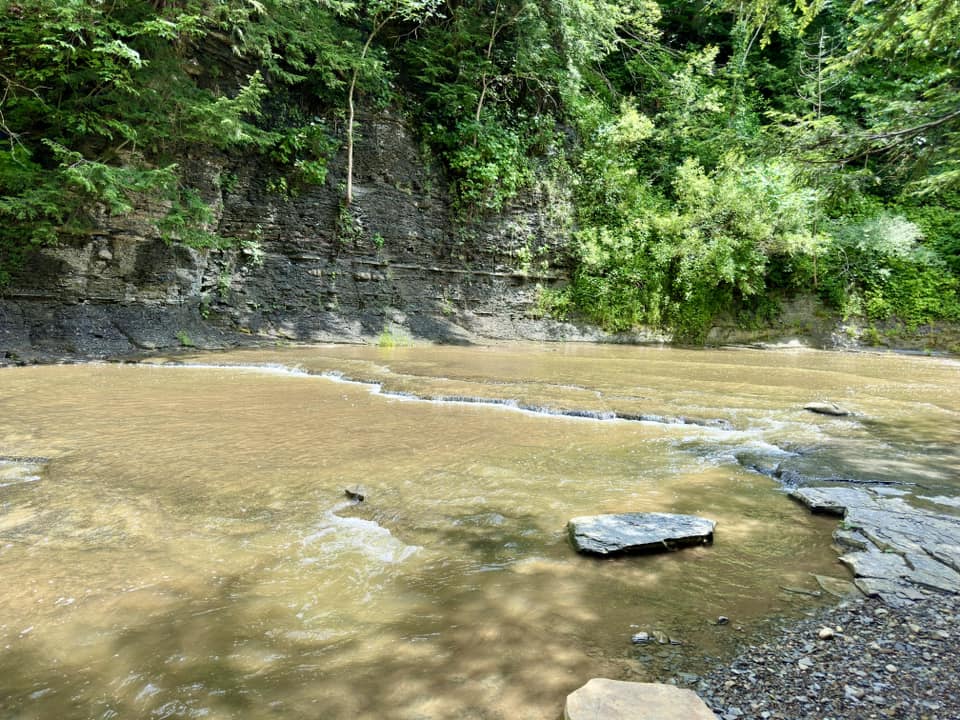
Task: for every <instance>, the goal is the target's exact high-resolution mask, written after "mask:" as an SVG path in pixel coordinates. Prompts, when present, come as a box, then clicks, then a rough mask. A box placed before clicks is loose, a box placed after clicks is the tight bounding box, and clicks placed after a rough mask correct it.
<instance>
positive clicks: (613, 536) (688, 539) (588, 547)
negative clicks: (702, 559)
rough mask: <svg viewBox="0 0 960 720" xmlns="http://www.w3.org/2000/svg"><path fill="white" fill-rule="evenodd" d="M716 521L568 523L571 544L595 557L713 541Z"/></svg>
mask: <svg viewBox="0 0 960 720" xmlns="http://www.w3.org/2000/svg"><path fill="white" fill-rule="evenodd" d="M714 527H716V523H715V522H714V521H713V520H707V519H705V518H701V517H697V516H695V515H675V514H673V513H623V514H619V515H587V516H583V517H576V518H573V519H572V520H570V521H569V522H568V523H567V532H568V533H569V535H570V542H571V543H573V547H574V548H576V550H577V551H578V552H582V553H589V554H592V555H619V554H623V553H646V552H662V551H664V550H676V549H677V548H680V547H684V546H688V545H704V544H709V543H712V542H713V529H714Z"/></svg>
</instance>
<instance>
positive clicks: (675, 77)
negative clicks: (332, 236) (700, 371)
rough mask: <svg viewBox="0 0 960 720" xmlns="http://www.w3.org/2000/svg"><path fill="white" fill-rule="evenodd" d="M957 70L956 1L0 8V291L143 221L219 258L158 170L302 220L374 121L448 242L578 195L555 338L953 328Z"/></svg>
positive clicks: (486, 0)
mask: <svg viewBox="0 0 960 720" xmlns="http://www.w3.org/2000/svg"><path fill="white" fill-rule="evenodd" d="M231 58H232V59H231ZM958 63H960V2H958V1H957V0H911V1H910V2H907V1H906V0H892V1H891V2H888V3H868V2H864V1H863V0H840V1H839V2H835V3H825V2H823V1H822V0H810V2H806V1H805V0H800V1H799V2H794V1H793V0H791V1H790V2H787V1H786V0H743V1H742V2H737V3H733V2H726V1H725V0H722V1H721V2H710V3H706V2H693V3H690V2H679V1H678V0H660V2H656V1H655V0H626V1H624V2H610V1H608V0H447V1H446V2H445V3H444V4H437V3H436V2H434V1H432V0H367V1H366V2H363V1H360V2H356V1H354V0H179V1H177V2H172V1H169V0H115V1H114V2H112V3H101V2H99V1H98V0H57V1H56V2H55V1H54V0H16V1H11V0H0V139H2V142H3V145H2V148H0V280H2V274H3V272H4V270H3V269H4V268H5V267H9V266H10V265H11V264H13V263H14V262H15V261H16V259H17V257H18V256H19V255H21V254H22V253H23V252H24V251H25V250H26V249H28V248H29V247H30V246H31V244H35V243H46V242H54V241H56V240H57V239H58V238H60V237H62V236H64V235H69V234H76V233H84V232H85V231H86V229H87V228H89V227H90V226H91V225H92V223H93V221H94V219H95V216H96V215H97V214H104V213H108V214H122V213H126V212H129V211H130V210H131V209H132V208H133V207H134V206H135V205H136V203H137V200H138V197H139V196H141V195H142V194H144V193H151V194H152V195H153V196H157V195H159V196H160V197H162V198H164V199H165V202H166V203H167V207H168V208H169V212H168V214H167V216H166V218H164V219H163V220H162V221H160V229H161V231H162V232H163V233H164V234H165V236H167V237H169V238H170V239H171V240H179V241H182V242H187V243H190V244H193V245H196V246H206V247H209V246H215V245H220V244H223V243H225V242H230V239H227V238H219V237H217V236H216V235H215V234H214V233H213V232H212V228H211V223H210V219H211V216H210V213H209V210H208V209H207V208H206V207H205V205H204V203H203V202H202V201H201V199H200V196H199V195H198V193H197V192H196V190H195V189H193V188H191V187H189V185H188V183H187V182H186V181H185V179H184V177H185V176H184V174H183V173H182V172H181V170H180V168H178V166H177V164H176V162H177V158H178V157H183V156H184V155H185V154H188V153H190V152H191V151H192V150H194V149H198V148H204V149H211V148H212V149H216V150H218V151H222V152H226V153H230V152H235V151H236V150H238V149H242V151H243V152H244V153H249V152H255V153H259V154H260V155H262V156H263V157H264V158H267V159H269V160H270V161H272V162H273V163H274V166H275V168H276V173H277V176H276V177H275V178H273V179H272V180H271V187H273V188H275V189H277V190H278V191H280V192H286V193H290V192H296V191H297V188H298V187H299V186H300V185H302V184H304V183H322V182H324V179H325V176H326V163H327V161H328V160H329V158H330V156H331V155H332V154H333V153H334V152H335V151H336V150H337V148H338V145H339V143H340V142H344V143H345V144H346V146H347V148H348V151H349V152H350V153H352V141H353V128H354V109H355V104H358V105H359V106H360V107H361V108H365V109H371V108H375V107H378V106H381V107H382V106H385V105H392V106H394V107H395V108H397V109H399V110H402V111H403V112H405V113H407V115H408V117H409V118H410V120H411V122H412V123H413V125H414V127H415V128H416V129H417V130H418V132H419V134H420V137H421V138H422V140H423V141H424V143H425V145H426V146H427V147H428V148H429V149H430V151H432V152H433V154H434V155H435V156H436V157H437V158H439V160H440V161H441V162H442V164H443V166H444V167H445V169H446V171H447V173H448V176H449V178H450V180H451V184H452V187H453V189H454V191H455V196H456V198H457V202H458V204H459V207H460V209H461V210H462V212H463V214H464V216H465V217H469V216H470V215H473V214H477V213H483V212H496V211H498V210H500V209H502V208H503V207H504V206H505V204H506V203H508V202H509V201H510V200H511V198H512V197H514V196H515V195H516V194H517V193H518V192H520V191H522V190H523V189H524V188H525V187H527V186H529V185H531V184H533V183H536V182H541V181H544V180H545V179H549V178H550V177H553V178H560V179H562V181H563V182H565V183H572V185H573V193H574V200H575V205H576V213H577V216H576V219H575V228H576V229H575V231H574V232H575V234H574V243H573V247H574V257H573V259H572V262H573V264H574V280H573V282H572V283H571V285H570V286H569V287H568V288H567V289H566V290H564V291H562V292H560V293H553V294H545V295H544V298H543V303H544V306H545V307H547V308H549V309H550V310H551V311H552V312H555V313H557V314H563V313H579V314H582V315H585V316H587V317H589V318H591V319H593V320H594V321H596V322H599V323H601V324H602V325H604V326H605V327H607V328H609V329H612V330H627V329H630V328H632V327H635V326H638V325H641V324H651V325H656V326H663V327H668V328H672V329H674V330H675V331H677V332H678V334H679V335H680V336H681V337H687V338H691V339H698V338H702V337H704V336H705V334H706V332H708V330H709V329H710V327H711V326H712V325H713V324H714V323H715V322H716V320H717V318H718V317H720V316H725V317H727V318H728V319H731V320H734V321H736V322H739V323H750V322H754V321H763V320H764V319H765V318H766V317H768V316H769V315H770V313H772V312H773V311H774V310H775V308H776V305H777V302H779V301H780V300H782V299H783V298H784V297H787V296H789V295H790V294H792V293H795V292H799V291H805V292H809V291H813V292H816V293H818V294H819V295H820V296H821V297H822V298H823V299H824V300H825V301H826V302H828V303H830V304H831V305H833V306H834V307H835V308H836V309H837V310H838V311H840V312H842V313H844V314H846V315H856V316H860V317H863V318H866V319H868V320H881V319H885V318H890V317H896V318H899V319H900V320H902V321H904V322H906V323H908V324H910V325H918V324H922V323H926V322H930V321H933V320H937V319H951V320H960V299H958V283H960V281H958V273H960V155H958V152H960V151H958V148H960V105H958V104H957V97H958V96H960V92H958V91H960V87H958V85H960V80H958V75H957V71H958ZM238 68H244V70H238ZM360 131H361V132H362V127H361V128H360ZM348 178H349V175H348ZM349 200H350V182H349V180H348V183H347V189H346V198H345V205H348V204H349Z"/></svg>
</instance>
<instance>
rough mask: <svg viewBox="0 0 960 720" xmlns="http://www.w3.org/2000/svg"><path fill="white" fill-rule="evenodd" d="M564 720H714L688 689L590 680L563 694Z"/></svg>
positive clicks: (712, 715)
mask: <svg viewBox="0 0 960 720" xmlns="http://www.w3.org/2000/svg"><path fill="white" fill-rule="evenodd" d="M563 718H564V720H628V718H629V720H716V715H714V714H713V713H712V712H710V708H708V707H707V705H706V704H705V703H704V702H703V700H701V699H700V698H699V697H697V694H696V693H694V692H693V691H692V690H683V689H681V688H678V687H676V686H675V685H662V684H660V683H637V682H624V681H622V680H607V679H605V678H594V679H593V680H591V681H590V682H588V683H587V684H586V685H584V686H583V687H581V688H579V689H578V690H574V691H573V692H572V693H570V694H569V695H567V704H566V706H565V707H564V710H563Z"/></svg>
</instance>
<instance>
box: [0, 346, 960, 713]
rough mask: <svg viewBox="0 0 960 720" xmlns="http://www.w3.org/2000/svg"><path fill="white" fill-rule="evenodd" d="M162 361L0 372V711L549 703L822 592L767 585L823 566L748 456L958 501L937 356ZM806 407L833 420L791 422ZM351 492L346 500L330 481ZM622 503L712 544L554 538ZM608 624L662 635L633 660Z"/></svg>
mask: <svg viewBox="0 0 960 720" xmlns="http://www.w3.org/2000/svg"><path fill="white" fill-rule="evenodd" d="M175 360H176V363H175V364H171V363H167V362H164V361H163V360H161V359H157V360H153V361H150V362H149V363H146V364H137V365H133V364H89V365H63V366H35V367H23V368H7V369H4V370H0V456H2V459H0V573H2V577H3V589H2V590H0V647H2V648H3V653H2V655H0V711H2V712H0V714H2V715H3V716H4V717H11V718H18V719H21V718H53V717H56V718H102V719H104V720H108V719H109V718H132V717H138V718H193V717H197V718H201V717H202V718H239V717H242V718H244V719H245V720H256V719H258V718H275V717H285V718H305V717H316V718H324V719H328V718H329V719H334V720H337V719H347V718H403V719H410V720H413V719H414V718H417V719H420V718H436V719H441V718H442V719H447V718H503V719H507V718H509V719H518V718H532V719H540V718H542V719H544V720H554V719H555V718H557V717H559V716H560V715H561V713H562V704H563V699H564V697H565V695H566V694H567V693H569V692H570V691H572V690H574V689H575V688H577V687H579V686H580V685H582V684H583V683H584V682H586V681H587V680H588V679H589V678H591V677H596V676H605V677H612V678H616V679H635V680H662V679H665V678H669V677H671V676H672V674H674V673H676V672H679V671H687V672H698V671H702V669H703V668H704V667H705V665H706V664H708V663H709V662H710V660H708V658H716V657H720V658H722V657H726V656H728V654H729V653H730V652H732V650H733V649H734V648H735V647H736V646H737V644H738V643H739V642H742V641H744V640H745V639H749V638H750V637H751V636H752V635H754V634H755V633H760V632H762V631H763V628H765V627H767V625H768V624H769V623H770V622H771V619H774V618H779V617H784V616H786V617H794V616H796V617H799V616H800V615H802V614H803V613H804V612H806V611H808V610H810V609H811V608H813V607H816V606H817V604H818V603H823V602H828V601H829V599H828V598H826V597H821V598H816V597H813V595H809V594H805V593H797V592H786V591H784V589H783V588H794V589H806V590H809V591H810V592H811V593H815V592H817V590H818V586H817V584H816V582H815V581H814V579H813V577H812V575H813V574H820V575H828V576H834V577H838V578H843V577H848V573H847V571H846V570H845V569H844V568H843V567H842V566H840V565H839V564H838V563H837V562H836V553H835V552H834V551H833V550H832V549H831V537H830V533H831V531H832V530H833V529H834V528H835V527H836V519H835V518H825V517H818V516H813V515H810V514H809V513H808V512H807V510H806V509H804V508H803V507H802V506H800V505H799V504H798V503H795V502H794V501H792V500H791V499H789V498H788V497H787V496H786V495H785V493H784V492H783V490H782V488H781V487H780V485H779V483H778V482H777V481H776V480H774V479H772V478H770V477H767V476H766V475H763V474H761V473H758V472H755V471H754V470H751V469H749V468H748V467H746V465H750V464H754V462H753V461H754V460H756V459H757V458H760V461H759V462H760V463H761V464H762V463H764V462H766V463H768V464H771V465H776V463H777V462H781V461H785V460H788V461H790V462H792V463H793V464H794V466H795V467H798V468H800V469H801V470H803V471H804V472H805V473H807V474H808V475H811V474H812V475H818V474H819V475H822V476H823V477H845V478H850V479H855V480H871V481H872V480H882V481H885V482H891V483H896V484H895V485H892V486H891V487H892V488H895V489H896V491H898V492H907V493H909V497H910V498H911V502H915V503H918V504H929V505H931V506H935V507H936V508H937V509H938V510H939V511H941V512H951V506H950V504H949V503H950V502H951V501H950V498H955V497H956V496H957V495H958V494H960V493H958V487H957V486H958V483H960V450H958V448H960V423H958V419H960V382H958V380H960V364H958V363H957V362H956V361H955V360H951V359H944V358H927V357H907V356H894V355H869V354H863V355H855V354H840V353H830V352H817V351H808V350H802V349H783V350H777V351H755V350H683V349H676V348H638V347H621V346H592V345H523V344H508V345H493V346H484V347H445V346H416V347H394V348H378V347H370V346H315V347H289V348H277V349H270V350H244V351H230V352H224V353H204V354H199V355H196V356H192V357H191V356H178V357H177V358H175ZM818 399H820V400H824V399H829V400H833V401H835V402H837V403H839V404H841V405H843V406H845V407H846V408H848V409H849V410H851V411H852V412H853V414H852V415H851V416H849V417H827V416H821V415H815V414H812V413H810V412H807V411H805V410H804V409H803V406H804V404H805V403H807V402H809V401H811V400H818ZM745 458H749V459H750V460H749V461H747V460H745ZM358 484H359V485H362V486H363V487H364V490H365V494H366V499H365V501H364V502H362V503H356V502H352V501H350V500H349V499H348V498H347V497H346V496H345V495H344V488H345V487H347V486H351V485H358ZM624 511H662V512H680V513H692V514H699V515H703V516H705V517H709V518H711V519H714V520H717V521H718V526H717V532H716V541H715V543H714V545H712V546H706V547H696V548H689V549H685V550H682V551H679V552H676V553H670V554H665V555H654V556H642V557H629V558H626V557H625V558H616V559H610V560H602V561H599V560H596V559H593V558H589V557H582V556H578V555H577V554H576V553H574V552H573V551H572V549H571V548H570V546H569V543H568V542H567V538H566V533H565V525H566V522H567V520H568V519H569V518H570V517H573V516H578V515H586V514H593V513H602V512H624ZM953 511H954V512H956V509H954V510H953ZM720 615H725V616H727V617H729V618H730V620H731V622H730V623H729V624H727V625H716V624H715V622H714V621H715V620H716V618H717V617H718V616H720ZM638 630H651V631H662V632H664V633H666V634H668V635H669V636H671V637H674V638H676V639H677V640H679V641H680V642H681V643H682V644H680V645H664V646H659V645H653V646H633V645H631V643H630V637H631V635H632V634H633V633H635V632H637V631H638Z"/></svg>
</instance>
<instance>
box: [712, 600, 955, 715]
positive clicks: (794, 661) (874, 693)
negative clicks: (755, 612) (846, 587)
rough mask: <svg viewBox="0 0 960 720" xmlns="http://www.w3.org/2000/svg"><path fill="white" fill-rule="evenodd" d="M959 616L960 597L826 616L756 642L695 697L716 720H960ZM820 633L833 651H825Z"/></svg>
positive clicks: (826, 612)
mask: <svg viewBox="0 0 960 720" xmlns="http://www.w3.org/2000/svg"><path fill="white" fill-rule="evenodd" d="M958 613H960V596H949V595H939V594H931V595H930V596H927V597H924V599H922V600H918V601H915V602H913V603H911V604H908V605H906V606H905V607H892V606H885V605H883V604H882V602H881V601H879V600H876V599H870V600H864V601H851V602H848V603H846V604H843V605H839V606H835V607H831V608H826V609H823V610H820V611H817V612H816V613H815V614H814V615H813V617H810V618H808V619H805V620H801V621H799V622H794V623H793V624H792V625H785V626H783V627H782V628H781V629H780V630H779V631H777V633H776V634H774V636H773V637H771V638H770V639H769V640H765V639H764V638H754V640H753V644H751V645H747V646H745V647H743V650H742V651H741V653H740V655H738V656H737V657H736V658H735V659H734V660H733V661H731V662H729V663H725V664H724V665H723V666H720V667H717V668H716V669H714V670H712V671H711V672H709V673H705V674H703V675H702V677H701V679H700V681H699V682H698V683H697V684H695V685H694V686H693V689H694V690H695V691H696V692H697V693H698V694H699V695H700V696H701V697H702V698H703V699H704V701H705V702H706V703H707V704H708V705H709V706H710V707H711V708H712V709H713V710H714V712H715V713H716V715H717V716H718V717H719V718H725V717H727V714H728V713H729V712H730V710H731V709H740V710H742V711H744V710H745V711H747V712H746V714H745V717H749V718H761V719H762V720H780V719H789V720H825V719H826V718H835V719H836V720H841V719H842V720H877V719H879V718H885V717H895V718H904V719H906V720H922V719H924V718H927V719H929V720H948V719H952V718H960V632H953V633H951V632H950V629H952V627H954V625H955V624H956V622H957V619H956V616H957V614H958ZM824 630H830V631H832V633H833V635H830V638H832V639H833V642H822V640H824V639H826V638H823V637H821V634H820V633H821V632H822V631H824ZM908 632H909V637H908ZM825 634H828V633H825ZM841 635H842V637H839V636H841ZM818 639H819V640H818ZM841 640H842V641H841ZM748 642H749V640H748Z"/></svg>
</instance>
